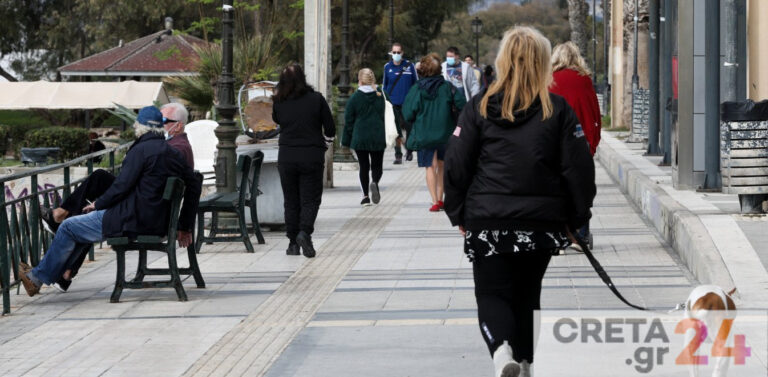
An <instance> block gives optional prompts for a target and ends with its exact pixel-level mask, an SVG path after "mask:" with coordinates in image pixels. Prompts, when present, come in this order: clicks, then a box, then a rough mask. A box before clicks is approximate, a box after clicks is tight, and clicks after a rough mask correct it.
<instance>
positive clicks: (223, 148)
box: [214, 0, 240, 193]
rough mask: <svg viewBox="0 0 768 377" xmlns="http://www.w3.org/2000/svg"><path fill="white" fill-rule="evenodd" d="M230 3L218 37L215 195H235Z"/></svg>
mask: <svg viewBox="0 0 768 377" xmlns="http://www.w3.org/2000/svg"><path fill="white" fill-rule="evenodd" d="M234 10H235V9H234V8H233V7H232V0H224V6H223V11H224V15H223V17H222V22H221V23H222V25H223V29H222V35H221V46H222V54H221V60H222V64H221V75H220V76H219V81H218V104H217V105H216V112H217V113H218V114H219V126H218V127H216V129H215V130H214V133H215V134H216V138H218V139H219V143H218V144H217V145H216V148H217V149H218V154H217V155H216V156H217V157H216V165H215V170H216V192H219V193H227V192H234V191H235V190H236V189H237V188H236V186H235V181H236V179H235V176H236V171H235V159H236V156H235V138H237V135H238V134H239V133H240V130H239V129H238V128H237V127H235V121H234V115H235V112H236V111H237V106H236V105H235V86H234V85H235V78H234V76H233V75H232V48H233V47H232V39H233V36H232V33H233V26H234V20H233V12H234Z"/></svg>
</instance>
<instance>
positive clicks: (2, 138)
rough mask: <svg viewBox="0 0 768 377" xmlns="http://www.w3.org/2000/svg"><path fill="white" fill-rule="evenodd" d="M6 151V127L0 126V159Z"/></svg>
mask: <svg viewBox="0 0 768 377" xmlns="http://www.w3.org/2000/svg"><path fill="white" fill-rule="evenodd" d="M7 151H8V129H7V128H5V127H0V159H2V158H3V157H5V152H7Z"/></svg>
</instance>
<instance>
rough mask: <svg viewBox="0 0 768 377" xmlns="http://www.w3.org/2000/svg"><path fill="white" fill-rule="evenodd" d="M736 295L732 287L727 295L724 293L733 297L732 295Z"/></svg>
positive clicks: (734, 288)
mask: <svg viewBox="0 0 768 377" xmlns="http://www.w3.org/2000/svg"><path fill="white" fill-rule="evenodd" d="M734 293H736V287H733V289H731V290H730V291H728V293H726V294H727V295H728V296H733V294H734Z"/></svg>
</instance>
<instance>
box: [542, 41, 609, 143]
mask: <svg viewBox="0 0 768 377" xmlns="http://www.w3.org/2000/svg"><path fill="white" fill-rule="evenodd" d="M552 72H553V73H552V85H551V86H550V87H549V91H550V92H552V93H554V94H557V95H559V96H561V97H563V98H565V101H566V102H568V104H569V105H571V107H572V108H573V111H574V112H575V113H576V117H577V118H579V122H581V129H582V130H583V131H584V136H586V139H587V142H588V143H589V151H590V152H591V153H592V155H593V156H594V155H595V151H596V150H597V144H599V143H600V127H601V119H600V105H599V104H598V103H597V93H595V88H594V87H593V86H592V78H591V77H590V74H591V73H590V71H589V69H588V68H587V64H586V63H585V62H584V59H583V58H582V57H581V54H580V53H579V48H578V47H577V46H576V44H574V43H573V42H566V43H563V44H560V45H557V46H556V47H555V48H554V50H552Z"/></svg>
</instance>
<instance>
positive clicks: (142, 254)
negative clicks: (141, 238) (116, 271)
mask: <svg viewBox="0 0 768 377" xmlns="http://www.w3.org/2000/svg"><path fill="white" fill-rule="evenodd" d="M146 271H147V251H146V250H141V249H140V250H139V265H138V266H137V267H136V276H134V277H133V281H135V282H139V283H140V282H142V281H144V275H145V273H146Z"/></svg>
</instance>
